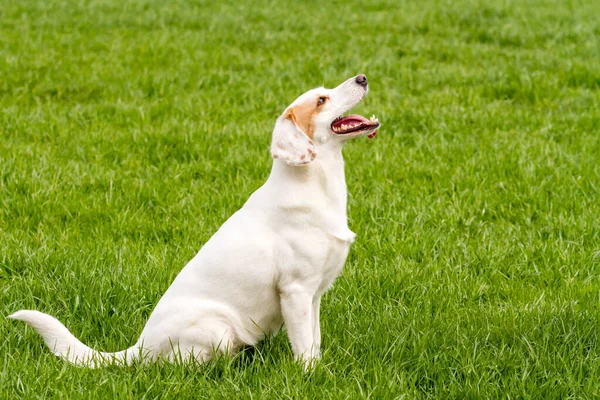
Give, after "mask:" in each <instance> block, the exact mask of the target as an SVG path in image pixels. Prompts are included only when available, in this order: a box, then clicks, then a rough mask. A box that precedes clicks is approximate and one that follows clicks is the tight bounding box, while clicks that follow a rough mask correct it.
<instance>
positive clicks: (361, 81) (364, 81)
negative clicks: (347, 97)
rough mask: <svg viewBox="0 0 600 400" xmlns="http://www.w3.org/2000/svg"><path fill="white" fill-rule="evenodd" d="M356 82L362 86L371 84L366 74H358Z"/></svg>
mask: <svg viewBox="0 0 600 400" xmlns="http://www.w3.org/2000/svg"><path fill="white" fill-rule="evenodd" d="M356 83H358V84H359V85H360V86H367V85H368V84H369V83H368V82H367V76H366V75H365V74H359V75H356Z"/></svg>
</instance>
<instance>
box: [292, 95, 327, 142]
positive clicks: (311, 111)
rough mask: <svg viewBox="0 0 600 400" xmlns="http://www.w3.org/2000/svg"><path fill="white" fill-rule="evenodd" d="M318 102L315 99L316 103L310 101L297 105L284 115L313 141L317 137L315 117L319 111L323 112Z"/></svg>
mask: <svg viewBox="0 0 600 400" xmlns="http://www.w3.org/2000/svg"><path fill="white" fill-rule="evenodd" d="M317 100H318V97H317V98H316V99H314V101H312V100H310V101H305V102H304V103H300V104H296V105H294V106H292V107H290V108H288V109H287V111H286V113H285V114H284V115H283V117H284V118H289V119H290V120H291V121H292V122H293V123H294V124H296V126H297V127H298V128H300V130H301V131H302V132H304V133H305V134H306V136H308V137H309V138H311V139H313V137H314V135H315V117H316V116H317V114H318V113H319V111H321V107H320V106H319V105H318V103H317Z"/></svg>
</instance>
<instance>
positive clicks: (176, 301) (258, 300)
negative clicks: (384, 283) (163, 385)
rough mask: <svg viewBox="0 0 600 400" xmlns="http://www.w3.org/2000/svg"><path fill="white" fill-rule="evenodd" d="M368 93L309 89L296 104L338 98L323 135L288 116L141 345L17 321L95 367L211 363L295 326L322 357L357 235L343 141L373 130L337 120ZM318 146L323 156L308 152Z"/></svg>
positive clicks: (27, 316) (310, 353)
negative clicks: (335, 293)
mask: <svg viewBox="0 0 600 400" xmlns="http://www.w3.org/2000/svg"><path fill="white" fill-rule="evenodd" d="M366 92H367V89H366V88H365V87H362V86H360V85H358V84H357V83H356V82H355V78H351V79H349V80H347V81H346V82H344V83H342V84H341V85H340V86H338V87H337V88H335V89H331V90H328V89H323V88H319V89H314V90H312V91H309V92H307V93H305V94H304V95H302V96H300V97H299V98H298V99H297V100H296V101H295V102H294V103H293V104H292V105H291V106H290V107H292V106H293V105H294V104H299V103H301V102H304V101H311V100H310V99H311V96H313V97H314V96H315V94H316V93H317V94H325V95H327V96H329V101H328V102H327V104H325V105H324V106H323V108H322V111H321V112H320V113H319V114H318V117H317V118H316V122H317V123H316V125H315V126H316V129H315V133H314V138H313V139H314V140H313V141H311V140H310V139H308V137H302V136H299V135H303V134H304V133H303V132H302V131H300V129H299V128H298V127H296V126H290V125H289V124H291V125H295V124H293V123H291V122H290V121H284V120H282V118H280V119H279V120H278V122H277V123H276V126H275V129H274V133H273V146H272V151H273V153H274V157H279V159H275V160H274V161H273V169H272V171H271V175H270V176H269V179H268V180H267V182H266V183H265V184H264V185H263V186H262V187H261V188H260V189H258V190H257V191H256V192H255V193H254V194H252V196H250V198H249V199H248V201H247V202H246V204H244V206H243V207H242V208H241V209H240V210H239V211H238V212H236V213H235V214H234V215H233V216H231V218H229V219H228V220H227V221H226V222H225V223H224V224H223V226H221V228H220V229H219V230H218V231H217V233H215V235H214V236H213V237H212V238H211V239H210V240H209V241H208V242H207V243H206V244H205V245H204V247H203V248H202V249H201V250H200V251H199V252H198V254H197V255H196V256H195V257H194V258H193V259H192V260H191V261H190V262H189V263H188V265H187V266H186V267H185V268H184V269H183V270H182V271H181V272H180V273H179V275H178V276H177V277H176V278H175V280H174V282H173V284H172V285H171V286H170V287H169V289H168V290H167V291H166V293H165V294H164V295H163V297H162V298H161V300H160V301H159V302H158V304H157V306H156V308H155V309H154V311H153V312H152V314H151V315H150V318H149V319H148V322H147V323H146V326H145V327H144V329H143V331H142V333H141V335H140V338H139V339H138V341H137V342H136V344H135V345H133V346H132V347H131V348H129V349H127V350H124V351H121V352H118V353H101V352H98V351H96V350H93V349H91V348H89V347H87V346H86V345H84V344H83V343H81V342H80V341H79V340H77V339H76V338H75V337H74V336H73V335H72V334H71V333H70V332H69V331H68V330H67V328H65V327H64V326H63V325H62V324H61V323H60V322H59V321H58V320H56V319H55V318H53V317H51V316H49V315H46V314H43V313H40V312H37V311H28V310H22V311H18V312H16V313H14V314H13V315H11V316H10V318H14V319H18V320H22V321H25V322H27V323H28V324H29V325H31V326H32V327H33V328H34V329H36V330H37V331H38V332H39V333H40V334H41V335H42V336H43V338H44V340H45V342H46V344H47V345H48V346H49V347H50V348H51V349H52V351H53V352H54V354H56V355H57V356H61V357H63V358H65V359H67V360H68V361H70V362H72V363H75V364H77V365H86V366H91V367H93V366H97V365H100V364H106V363H110V362H123V363H126V364H128V363H130V362H131V361H133V360H134V359H137V358H140V359H141V360H142V361H153V360H156V359H157V358H159V357H166V358H167V359H175V358H177V357H178V356H179V355H180V356H182V357H184V358H185V357H188V356H193V357H195V358H196V359H198V360H200V361H205V360H208V359H210V358H211V357H212V356H213V355H214V354H215V353H225V352H229V353H232V352H235V351H236V350H237V349H239V348H240V347H241V346H243V345H250V346H252V345H255V344H256V343H258V342H259V341H260V340H261V339H263V338H264V337H265V335H269V334H273V333H276V332H277V331H279V329H280V328H281V327H282V325H283V324H284V323H285V325H286V327H287V332H288V335H289V339H290V341H291V344H292V349H293V352H294V355H295V356H296V358H297V359H299V360H301V361H302V362H304V364H305V365H309V364H310V363H311V362H312V361H313V360H314V359H316V358H318V357H319V355H320V352H319V349H320V343H321V333H320V326H319V306H320V299H321V295H322V294H323V293H324V292H325V290H326V289H327V288H328V287H329V286H330V285H331V284H332V282H333V281H334V280H335V279H336V277H337V276H338V275H339V274H340V272H341V271H342V268H343V265H344V262H345V260H346V256H347V255H348V250H349V247H350V244H351V243H352V242H353V241H354V236H355V235H354V233H353V232H351V231H350V229H348V225H347V217H346V182H345V177H344V162H343V159H342V147H343V143H344V142H345V141H346V140H347V139H349V138H351V137H355V136H362V135H367V134H369V133H371V132H362V133H357V134H349V135H343V136H342V135H336V134H334V133H333V132H332V131H331V129H330V124H331V122H332V121H333V120H334V119H335V118H336V117H338V116H339V115H341V114H342V113H344V112H347V111H348V110H350V109H351V108H352V107H354V106H355V105H356V104H358V103H359V102H360V101H361V100H362V98H363V97H364V96H365V95H366ZM286 134H287V135H288V136H287V137H286V136H285V135H286ZM289 135H293V136H291V137H290V136H289ZM313 142H314V143H313ZM311 152H312V154H314V155H315V156H310V157H308V158H306V157H305V159H304V160H301V159H300V158H299V155H301V154H308V155H310V154H311ZM286 154H287V155H286ZM299 164H306V165H302V166H296V165H299Z"/></svg>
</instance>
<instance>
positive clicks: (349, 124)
mask: <svg viewBox="0 0 600 400" xmlns="http://www.w3.org/2000/svg"><path fill="white" fill-rule="evenodd" d="M377 128H379V120H378V119H377V118H376V117H375V116H374V115H373V116H372V117H371V118H369V119H366V118H365V117H363V116H362V115H358V114H350V115H347V116H345V117H343V116H342V117H338V118H336V119H335V120H334V121H333V122H332V123H331V130H332V131H333V132H334V133H336V134H338V135H347V134H349V133H354V132H366V131H373V132H372V133H371V134H369V138H372V137H373V136H375V135H376V134H377Z"/></svg>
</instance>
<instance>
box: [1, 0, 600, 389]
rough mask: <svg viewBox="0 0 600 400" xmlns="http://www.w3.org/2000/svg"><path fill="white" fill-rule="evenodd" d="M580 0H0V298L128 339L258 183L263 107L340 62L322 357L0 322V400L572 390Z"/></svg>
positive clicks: (585, 210) (581, 209)
mask: <svg viewBox="0 0 600 400" xmlns="http://www.w3.org/2000/svg"><path fill="white" fill-rule="evenodd" d="M599 15H600V2H597V1H559V0H556V1H550V0H548V1H545V0H544V1H541V0H540V1H516V0H514V1H491V0H488V1H483V0H459V1H449V0H448V1H424V2H421V1H392V0H389V1H387V2H384V1H382V2H360V1H332V2H324V1H320V2H317V1H302V2H299V1H295V2H294V1H289V4H286V2H284V1H269V0H260V1H255V2H252V3H250V2H245V3H244V4H242V2H225V1H223V2H221V1H178V0H176V1H170V2H164V1H158V0H132V1H127V2H122V1H118V0H84V1H64V0H57V1H47V0H3V1H2V2H0V314H2V315H4V316H5V315H8V314H10V313H12V312H14V311H16V310H19V309H21V308H34V309H38V310H40V311H43V312H47V313H50V314H52V315H54V316H56V317H57V318H59V319H60V320H61V321H62V322H63V323H64V324H65V325H66V326H67V327H68V328H69V329H70V330H71V331H72V332H73V333H74V334H75V336H77V337H79V338H80V339H81V340H82V341H83V342H84V343H87V344H88V345H90V346H91V347H93V348H96V349H101V350H105V351H116V350H122V349H124V348H126V347H129V346H130V345H132V344H133V343H134V342H135V340H136V339H137V337H138V335H139V333H140V332H141V329H142V327H143V326H144V322H145V320H146V319H147V317H148V315H149V314H150V312H151V311H152V308H153V307H154V305H155V304H156V302H157V301H158V299H159V298H160V296H161V295H162V293H163V292H164V291H165V290H166V289H167V287H168V286H169V284H170V282H171V281H172V280H173V278H174V277H175V276H176V275H177V273H178V271H179V270H180V269H181V268H182V267H183V266H184V265H185V264H186V262H187V261H188V260H190V259H191V258H192V257H193V256H194V254H195V253H196V252H197V251H198V249H200V247H201V246H202V245H203V243H205V242H206V241H207V240H208V239H209V238H210V236H211V235H212V234H213V233H214V232H215V231H216V230H217V229H218V227H219V226H220V225H221V224H222V223H223V222H224V221H225V220H226V219H227V218H228V217H229V216H230V215H231V214H232V213H233V212H234V211H235V210H236V209H238V208H239V207H241V206H242V204H243V203H244V201H245V200H246V199H247V198H248V196H249V195H250V194H251V193H252V192H253V191H254V190H256V189H257V188H258V187H259V186H260V185H261V184H262V182H263V181H264V180H265V179H266V178H267V176H268V174H269V169H270V165H271V159H270V156H269V151H268V147H269V140H270V135H271V130H272V127H273V125H274V121H275V118H276V117H277V115H278V114H279V113H281V112H282V111H283V109H284V108H285V106H286V105H287V104H289V103H290V102H291V101H293V100H294V99H295V98H296V97H297V96H298V95H299V94H301V93H303V92H304V91H306V90H307V89H310V88H312V87H316V86H320V85H325V86H328V87H333V86H335V85H337V84H338V83H340V82H341V81H343V80H345V79H347V78H348V77H350V76H353V75H356V74H358V73H365V74H366V75H367V76H368V77H369V81H370V88H371V91H370V93H369V96H368V98H367V99H366V100H365V101H364V102H363V103H362V104H361V105H360V106H359V107H358V108H357V109H356V111H357V112H359V113H363V114H367V115H368V116H370V115H371V114H375V115H377V116H378V117H379V119H380V121H381V122H382V125H383V127H382V129H381V130H380V131H379V135H378V136H377V137H376V138H375V139H373V140H367V139H364V140H356V141H354V142H352V143H351V144H349V145H348V146H347V148H346V149H345V159H346V175H347V183H348V189H349V219H350V221H349V224H350V228H351V229H352V230H353V231H355V232H356V233H357V241H356V242H355V244H354V245H353V247H352V249H351V252H350V256H349V258H348V261H347V263H346V267H345V271H344V274H343V275H342V277H340V278H339V279H338V280H337V282H336V284H335V285H334V287H333V288H332V290H330V291H329V292H328V293H327V294H326V296H325V297H324V301H323V306H322V331H323V352H324V354H323V359H322V361H321V362H320V364H319V365H318V366H317V367H316V369H315V370H314V371H312V372H310V373H304V372H303V371H302V368H301V367H299V366H298V365H296V364H295V363H294V361H293V358H292V355H291V349H290V346H289V343H288V341H287V338H286V337H285V335H279V336H276V337H273V338H270V339H268V340H267V341H266V342H264V343H263V344H262V345H260V346H259V347H257V348H256V349H254V351H253V352H252V351H248V352H245V353H242V354H241V355H239V356H237V357H234V358H230V359H220V360H217V361H214V362H211V363H209V364H207V365H153V366H142V365H136V366H133V367H131V368H122V367H117V366H112V367H108V368H104V369H98V370H90V369H79V368H76V367H72V366H70V365H67V364H65V363H64V362H63V361H61V360H59V359H57V358H55V357H54V356H53V355H51V353H50V352H49V351H48V349H47V348H45V346H44V344H43V342H42V340H41V338H40V337H39V336H38V335H37V334H36V333H35V332H34V331H33V330H32V329H30V328H28V327H26V326H25V324H23V323H19V322H15V321H12V320H8V319H5V318H0V358H1V362H2V365H1V369H0V398H6V399H14V398H44V399H45V398H89V399H101V398H114V397H118V398H142V397H143V398H148V399H153V398H227V399H232V398H233V399H235V398H300V399H322V398H336V399H343V398H347V399H355V398H373V399H387V398H390V399H391V398H409V399H412V398H433V397H435V398H493V399H494V398H560V399H564V398H569V397H572V398H598V397H599V396H600V343H599V340H600V165H599V164H600V19H599V18H598V16H599Z"/></svg>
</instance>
